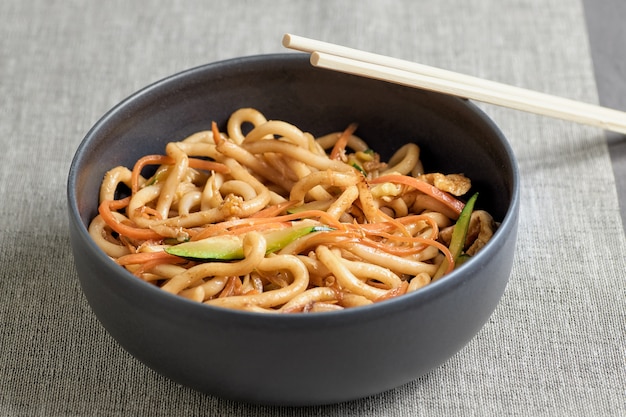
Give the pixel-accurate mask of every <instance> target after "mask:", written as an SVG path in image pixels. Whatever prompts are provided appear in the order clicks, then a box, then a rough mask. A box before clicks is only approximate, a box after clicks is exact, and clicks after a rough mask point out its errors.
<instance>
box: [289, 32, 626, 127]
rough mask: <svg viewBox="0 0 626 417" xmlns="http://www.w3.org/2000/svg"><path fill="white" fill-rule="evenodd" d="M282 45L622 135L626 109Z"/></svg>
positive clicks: (297, 42) (326, 61) (327, 47)
mask: <svg viewBox="0 0 626 417" xmlns="http://www.w3.org/2000/svg"><path fill="white" fill-rule="evenodd" d="M283 46H285V47H286V48H290V49H294V50H299V51H302V52H307V53H310V54H311V64H312V65H313V66H315V67H319V68H325V69H329V70H334V71H339V72H344V73H348V74H353V75H358V76H363V77H367V78H373V79H377V80H382V81H388V82H392V83H395V84H401V85H405V86H409V87H415V88H421V89H424V90H430V91H436V92H440V93H444V94H450V95H454V96H458V97H463V98H467V99H471V100H476V101H480V102H484V103H489V104H495V105H499V106H503V107H508V108H512V109H516V110H521V111H525V112H528V113H534V114H539V115H543V116H549V117H553V118H556V119H562V120H568V121H572V122H576V123H580V124H586V125H591V126H595V127H600V128H602V129H605V130H610V131H614V132H619V133H622V134H626V113H625V112H621V111H618V110H614V109H610V108H607V107H602V106H598V105H594V104H588V103H583V102H580V101H575V100H570V99H567V98H562V97H557V96H553V95H549V94H545V93H540V92H537V91H532V90H528V89H524V88H520V87H515V86H511V85H507V84H502V83H498V82H494V81H489V80H485V79H482V78H478V77H472V76H469V75H464V74H460V73H456V72H452V71H447V70H443V69H439V68H435V67H430V66H427V65H423V64H418V63H415V62H410V61H405V60H401V59H398V58H392V57H387V56H384V55H378V54H374V53H370V52H365V51H360V50H357V49H352V48H348V47H345V46H341V45H335V44H332V43H327V42H322V41H318V40H314V39H309V38H305V37H301V36H296V35H292V34H285V35H284V37H283Z"/></svg>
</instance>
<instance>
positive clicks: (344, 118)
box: [70, 54, 514, 225]
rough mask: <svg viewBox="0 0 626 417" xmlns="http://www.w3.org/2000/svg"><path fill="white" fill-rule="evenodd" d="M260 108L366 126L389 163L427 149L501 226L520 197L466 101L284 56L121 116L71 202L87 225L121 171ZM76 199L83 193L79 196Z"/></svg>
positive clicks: (238, 67)
mask: <svg viewBox="0 0 626 417" xmlns="http://www.w3.org/2000/svg"><path fill="white" fill-rule="evenodd" d="M240 107H254V108H257V109H258V110H260V111H261V112H262V113H264V114H265V116H266V117H267V118H268V119H273V120H285V121H287V122H289V123H292V124H294V125H296V126H298V127H299V128H301V129H302V130H304V131H308V132H311V133H313V134H314V135H321V134H324V133H329V132H331V131H337V130H343V129H344V128H345V127H346V126H347V125H348V124H349V123H351V122H357V123H358V124H359V129H358V131H357V134H358V135H359V136H361V137H362V138H363V139H365V140H366V141H367V142H368V143H369V144H370V146H371V148H372V149H374V150H376V151H378V152H379V153H381V155H382V156H383V158H385V159H386V158H388V157H389V156H391V155H392V154H393V152H395V151H396V150H397V149H398V148H399V147H400V146H402V145H403V144H404V143H406V142H410V141H412V142H416V143H417V144H418V145H419V146H420V148H421V154H422V161H423V163H424V165H425V169H426V171H440V172H444V173H464V174H465V175H467V176H468V177H470V178H471V179H472V182H473V185H474V190H476V191H479V192H480V193H481V197H480V199H479V202H478V205H479V206H480V207H483V208H486V209H488V210H490V211H491V212H492V213H493V214H494V216H495V217H496V218H497V219H498V220H499V221H501V220H502V219H503V218H504V216H505V214H506V213H507V210H508V209H509V205H510V202H511V197H512V196H513V192H514V184H513V178H514V172H513V170H514V167H513V166H512V164H511V159H512V156H511V154H510V149H508V148H507V146H506V143H504V146H503V142H506V140H505V139H504V138H503V137H502V136H501V134H500V133H499V131H498V130H497V128H496V127H495V126H494V125H493V123H492V122H491V121H490V120H489V119H488V118H487V117H486V116H484V115H483V114H482V113H481V112H480V111H479V110H478V109H476V108H475V107H474V106H473V105H472V104H471V103H469V102H467V101H466V100H461V99H457V98H452V97H449V96H444V95H440V94H436V93H431V92H427V91H423V90H417V89H409V88H406V87H401V86H397V85H393V84H389V83H385V82H381V81H375V80H369V79H364V78H360V77H355V76H350V75H345V74H339V73H336V72H331V71H326V70H320V69H315V68H312V67H311V66H310V65H309V64H308V60H307V59H306V57H305V56H303V55H300V54H281V55H276V56H269V57H268V56H259V57H248V58H241V59H233V60H230V61H225V62H221V63H217V64H212V65H208V66H205V67H199V68H195V69H191V70H189V71H186V72H183V73H181V74H177V75H175V76H173V77H170V78H168V79H166V80H163V81H160V82H157V83H155V84H153V85H151V86H149V87H147V88H145V89H144V90H142V91H140V92H139V93H138V94H136V95H133V96H131V97H130V98H128V99H127V100H126V101H124V102H122V103H121V104H120V105H118V106H117V107H116V108H114V109H112V110H111V111H110V112H109V113H108V114H107V115H105V117H103V118H102V120H101V121H100V122H99V123H98V124H97V125H96V126H95V127H94V128H93V129H92V130H91V131H90V132H89V133H88V135H87V138H88V140H86V141H85V142H84V143H83V144H82V145H81V147H80V148H79V150H78V152H77V154H76V157H75V160H74V163H73V164H72V170H71V172H70V180H72V181H74V183H73V185H74V187H73V188H71V189H70V193H72V195H71V200H72V201H74V202H76V203H77V204H78V211H79V213H80V217H81V219H82V222H83V223H84V224H86V225H87V224H88V223H89V221H90V219H91V218H92V217H93V216H94V215H95V213H96V208H97V199H96V198H94V196H95V193H96V190H97V189H98V186H99V183H100V181H101V179H102V176H103V175H104V173H105V172H106V171H107V170H108V169H110V168H111V167H113V166H116V165H125V166H129V167H132V165H133V164H134V162H135V161H136V160H137V159H138V158H139V157H141V156H143V155H146V154H150V153H163V152H164V149H165V144H166V143H167V142H169V141H173V140H179V139H182V138H184V137H185V136H187V135H189V134H191V133H194V132H197V131H199V130H205V129H210V125H211V122H212V121H216V122H218V125H219V126H220V128H221V129H225V123H226V121H227V119H228V116H229V115H230V114H231V113H232V112H233V111H234V110H236V109H238V108H240ZM78 171H80V175H78ZM73 193H75V194H73Z"/></svg>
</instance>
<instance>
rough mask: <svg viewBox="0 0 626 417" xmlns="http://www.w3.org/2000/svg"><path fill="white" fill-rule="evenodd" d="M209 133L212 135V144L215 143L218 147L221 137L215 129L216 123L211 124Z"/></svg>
mask: <svg viewBox="0 0 626 417" xmlns="http://www.w3.org/2000/svg"><path fill="white" fill-rule="evenodd" d="M211 132H212V133H213V142H215V144H216V145H219V143H220V142H221V141H222V135H220V130H219V129H218V128H217V123H215V122H214V121H213V122H211Z"/></svg>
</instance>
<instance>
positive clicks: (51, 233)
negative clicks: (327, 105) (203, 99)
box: [0, 0, 626, 416]
mask: <svg viewBox="0 0 626 417" xmlns="http://www.w3.org/2000/svg"><path fill="white" fill-rule="evenodd" d="M285 32H291V33H295V34H299V35H303V36H310V37H313V38H317V39H322V40H327V41H331V42H335V43H340V44H345V45H348V46H352V47H356V48H361V49H365V50H369V51H372V52H378V53H383V54H388V55H393V56H396V57H399V58H405V59H410V60H415V61H419V62H422V63H426V64H429V65H434V66H439V67H444V68H447V69H451V70H455V71H459V72H464V73H470V74H473V75H476V76H481V77H485V78H490V79H494V80H498V81H502V82H506V83H511V84H515V85H519V86H523V87H528V88H531V89H536V90H540V91H544V92H547V93H552V94H557V95H561V96H566V97H570V98H574V99H579V100H583V101H588V102H596V101H597V96H596V88H595V84H594V81H593V74H592V65H591V60H590V54H589V50H588V45H587V36H586V30H585V25H584V18H583V10H582V6H581V4H580V1H579V0H549V1H545V0H504V1H501V0H486V1H480V2H479V1H467V2H457V1H454V0H443V1H437V2H434V1H412V0H404V1H376V0H350V1H342V2H339V1H336V2H310V1H287V0H281V1H271V0H255V1H239V2H228V3H226V2H202V1H195V2H194V1H172V2H163V3H156V2H155V3H152V2H129V1H122V0H115V1H107V2H96V1H68V2H63V3H60V2H51V1H48V0H46V1H44V0H32V1H22V0H8V1H3V2H2V3H0V97H2V102H1V103H2V104H1V105H0V141H1V143H2V149H3V152H2V156H1V161H2V163H1V164H0V177H1V178H2V181H1V182H0V201H1V202H2V203H1V204H0V231H1V232H0V233H1V235H0V265H1V266H0V268H1V279H0V415H7V416H13V415H23V416H33V415H150V416H169V415H221V416H244V415H246V416H247V415H257V416H270V415H292V416H321V415H345V416H368V415H372V416H373V415H390V416H416V415H428V416H437V415H445V416H450V415H462V416H470V415H479V416H482V415H581V416H583V415H585V416H586V415H626V400H625V398H626V392H625V391H626V364H625V362H626V351H625V346H626V283H625V280H624V275H625V272H626V261H625V259H624V254H625V253H626V241H625V240H626V239H625V236H624V233H623V229H622V225H621V223H620V216H619V210H618V205H617V197H616V191H615V182H614V178H613V173H612V170H611V166H610V160H609V157H608V154H607V147H606V141H605V139H604V136H603V132H601V131H599V130H597V129H593V128H587V127H582V126H578V125H575V124H571V123H566V122H561V121H555V120H551V119H546V118H542V117H538V116H534V115H529V114H524V113H519V112H515V111H512V110H507V109H502V108H497V107H493V106H487V105H482V107H483V108H484V109H485V110H486V111H487V112H488V113H489V114H490V115H491V116H492V117H493V118H494V120H495V121H496V122H497V123H498V124H499V125H500V126H501V128H502V129H503V131H504V133H505V134H506V135H507V136H508V137H509V139H510V141H511V143H512V146H513V148H514V150H515V152H516V153H517V156H518V158H519V163H520V170H521V174H522V178H523V180H522V209H521V221H520V235H519V246H518V251H517V256H516V261H515V265H514V270H513V274H512V277H511V282H510V285H509V287H508V290H507V292H506V293H505V296H504V298H503V299H502V302H501V303H500V305H499V307H498V309H497V310H496V312H495V314H494V315H493V317H492V318H491V319H490V320H489V321H488V323H487V324H486V325H485V327H484V328H483V329H482V331H481V332H480V333H479V334H478V335H477V336H476V338H475V339H473V340H472V341H471V342H470V343H469V344H468V346H467V347H466V348H464V349H463V350H462V351H461V352H459V353H458V354H457V355H455V356H454V357H453V358H452V359H450V360H449V361H448V362H446V363H445V364H444V365H442V366H441V367H440V368H438V369H436V370H434V371H433V372H431V373H430V374H428V375H426V376H424V377H422V378H420V379H419V380H417V381H414V382H412V383H409V384H407V385H405V386H403V387H399V388H397V389H395V390H392V391H389V392H386V393H383V394H380V395H378V396H374V397H371V398H367V399H363V400H360V401H355V402H351V403H347V404H340V405H334V406H326V407H312V408H301V409H300V408H288V409H283V408H278V407H257V406H253V405H247V404H239V403H233V402H229V401H225V400H222V399H218V398H213V397H211V396H206V395H203V394H199V393H197V392H194V391H192V390H190V389H187V388H185V387H182V386H179V385H177V384H175V383H173V382H171V381H169V380H167V379H165V378H163V377H161V376H160V375H157V374H155V373H154V372H152V371H151V370H149V369H147V368H146V367H144V366H143V365H141V364H140V363H139V362H137V361H136V360H135V359H133V358H132V357H130V355H129V354H127V353H126V352H125V351H123V350H122V349H121V348H120V347H119V346H118V345H117V344H116V343H115V342H114V341H113V340H112V339H111V338H110V337H109V336H108V334H107V333H106V332H105V331H104V330H103V328H102V327H101V326H100V325H99V323H98V322H97V320H96V319H95V317H94V316H93V314H92V313H91V310H90V309H89V306H88V305H87V303H86V301H85V300H84V298H83V296H82V293H81V290H80V287H79V285H78V282H77V278H76V274H75V271H74V267H73V263H72V262H73V261H72V256H71V253H70V248H69V241H68V236H67V219H66V217H67V216H66V207H65V180H66V176H67V170H68V167H69V164H70V161H71V158H72V155H73V152H74V150H75V149H76V147H77V146H78V143H79V141H80V140H81V139H82V137H83V136H84V134H85V133H86V131H87V130H88V128H89V127H90V126H91V125H93V123H95V122H96V120H97V119H98V118H99V117H100V116H101V115H102V114H103V113H104V112H105V111H106V110H108V109H109V108H110V107H111V106H113V105H114V104H115V103H117V102H118V101H120V100H121V99H123V98H124V97H126V96H127V95H129V94H130V93H132V92H134V91H135V90H137V89H138V88H141V87H143V86H145V85H146V84H148V83H150V82H153V81H156V80H158V79H160V78H162V77H165V76H167V75H170V74H172V73H175V72H177V71H180V70H183V69H186V68H189V67H193V66H196V65H200V64H204V63H207V62H211V61H215V60H219V59H225V58H230V57H235V56H241V55H252V54H258V53H269V52H281V51H283V49H282V47H281V45H280V40H281V37H282V35H283V33H285ZM407 360H410V358H407Z"/></svg>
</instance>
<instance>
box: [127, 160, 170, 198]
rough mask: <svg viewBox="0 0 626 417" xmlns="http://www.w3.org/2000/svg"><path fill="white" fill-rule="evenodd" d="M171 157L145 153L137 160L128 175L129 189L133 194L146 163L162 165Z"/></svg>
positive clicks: (137, 187) (137, 188)
mask: <svg viewBox="0 0 626 417" xmlns="http://www.w3.org/2000/svg"><path fill="white" fill-rule="evenodd" d="M171 160H172V159H171V158H170V157H169V156H166V155H146V156H143V157H141V158H139V159H138V160H137V162H136V163H135V166H134V167H133V170H132V175H131V177H130V183H131V187H130V188H131V191H132V193H133V194H135V193H136V192H137V190H139V176H140V175H141V171H142V170H143V168H144V167H145V166H146V165H163V164H166V163H167V161H171Z"/></svg>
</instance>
